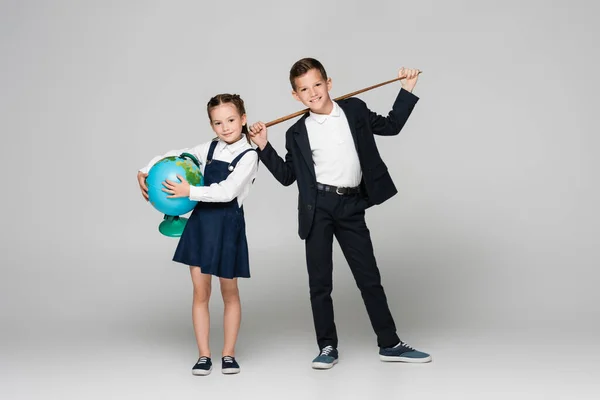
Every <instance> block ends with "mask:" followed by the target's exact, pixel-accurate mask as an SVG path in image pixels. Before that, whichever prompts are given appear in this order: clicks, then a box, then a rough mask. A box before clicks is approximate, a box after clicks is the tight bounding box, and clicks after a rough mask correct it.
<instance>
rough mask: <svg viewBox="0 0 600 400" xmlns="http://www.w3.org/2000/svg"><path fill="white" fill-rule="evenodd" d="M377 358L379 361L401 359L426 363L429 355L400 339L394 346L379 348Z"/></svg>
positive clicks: (429, 359) (429, 357)
mask: <svg viewBox="0 0 600 400" xmlns="http://www.w3.org/2000/svg"><path fill="white" fill-rule="evenodd" d="M379 358H380V359H381V361H401V362H408V363H427V362H430V361H431V356H430V355H429V354H427V353H423V352H422V351H418V350H415V349H413V348H412V347H410V346H409V345H407V344H406V343H404V342H403V341H400V343H398V344H397V345H396V346H394V347H386V348H383V347H382V348H380V349H379Z"/></svg>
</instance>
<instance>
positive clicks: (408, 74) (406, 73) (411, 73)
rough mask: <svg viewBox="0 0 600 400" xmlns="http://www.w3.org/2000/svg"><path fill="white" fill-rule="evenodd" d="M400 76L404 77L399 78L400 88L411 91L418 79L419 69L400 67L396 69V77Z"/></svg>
mask: <svg viewBox="0 0 600 400" xmlns="http://www.w3.org/2000/svg"><path fill="white" fill-rule="evenodd" d="M402 77H404V79H401V80H400V83H401V84H402V88H403V89H404V90H406V91H408V92H412V91H413V89H414V88H415V86H416V84H417V80H418V79H419V70H418V69H414V68H404V67H402V68H400V70H399V71H398V78H402Z"/></svg>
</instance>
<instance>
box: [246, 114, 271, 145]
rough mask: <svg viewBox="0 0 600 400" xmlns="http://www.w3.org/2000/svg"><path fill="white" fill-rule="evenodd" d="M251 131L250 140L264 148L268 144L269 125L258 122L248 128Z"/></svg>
mask: <svg viewBox="0 0 600 400" xmlns="http://www.w3.org/2000/svg"><path fill="white" fill-rule="evenodd" d="M248 130H249V132H250V140H252V142H254V144H255V145H257V146H258V148H259V149H261V150H263V149H264V148H265V146H266V145H267V126H266V125H265V124H264V123H263V122H260V121H259V122H256V123H254V124H252V125H251V126H250V128H249V129H248Z"/></svg>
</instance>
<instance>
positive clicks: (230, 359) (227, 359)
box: [223, 356, 233, 363]
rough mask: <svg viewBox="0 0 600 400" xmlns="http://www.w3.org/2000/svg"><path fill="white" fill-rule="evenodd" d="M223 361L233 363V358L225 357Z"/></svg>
mask: <svg viewBox="0 0 600 400" xmlns="http://www.w3.org/2000/svg"><path fill="white" fill-rule="evenodd" d="M223 361H225V362H226V363H232V362H233V357H231V356H225V357H223Z"/></svg>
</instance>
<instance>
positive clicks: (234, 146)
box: [217, 134, 247, 154]
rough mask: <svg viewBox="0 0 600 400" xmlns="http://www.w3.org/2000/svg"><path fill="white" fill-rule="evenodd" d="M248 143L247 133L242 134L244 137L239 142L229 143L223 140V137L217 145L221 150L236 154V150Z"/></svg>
mask: <svg viewBox="0 0 600 400" xmlns="http://www.w3.org/2000/svg"><path fill="white" fill-rule="evenodd" d="M246 143H247V141H246V135H245V134H242V137H241V138H240V139H239V140H238V141H237V142H234V143H231V144H227V143H225V142H224V141H222V140H221V139H219V145H218V146H217V147H218V149H219V151H223V150H227V151H229V152H230V153H231V154H234V153H235V152H236V151H238V150H240V149H241V148H242V147H244V145H245V144H246Z"/></svg>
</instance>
